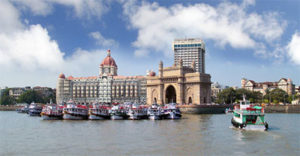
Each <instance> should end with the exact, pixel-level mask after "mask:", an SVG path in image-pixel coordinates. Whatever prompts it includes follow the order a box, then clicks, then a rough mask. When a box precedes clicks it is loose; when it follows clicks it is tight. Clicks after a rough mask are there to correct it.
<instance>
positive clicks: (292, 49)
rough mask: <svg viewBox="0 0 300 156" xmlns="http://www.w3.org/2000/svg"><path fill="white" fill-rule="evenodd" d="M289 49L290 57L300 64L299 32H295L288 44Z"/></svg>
mask: <svg viewBox="0 0 300 156" xmlns="http://www.w3.org/2000/svg"><path fill="white" fill-rule="evenodd" d="M287 50H288V54H289V56H290V59H291V60H292V61H293V62H294V63H296V64H298V65H300V34H299V33H298V32H296V33H294V34H293V36H292V39H291V41H290V42H289V44H288V45H287Z"/></svg>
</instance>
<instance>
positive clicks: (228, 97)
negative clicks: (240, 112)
mask: <svg viewBox="0 0 300 156" xmlns="http://www.w3.org/2000/svg"><path fill="white" fill-rule="evenodd" d="M244 95H245V98H246V99H247V100H249V101H250V102H255V103H258V102H261V101H262V97H263V96H262V93H260V92H256V91H254V92H253V91H250V90H247V89H244V88H240V89H236V90H234V89H233V88H227V89H224V90H222V91H221V92H220V93H219V94H218V99H217V102H218V103H232V102H239V101H240V100H243V96H244Z"/></svg>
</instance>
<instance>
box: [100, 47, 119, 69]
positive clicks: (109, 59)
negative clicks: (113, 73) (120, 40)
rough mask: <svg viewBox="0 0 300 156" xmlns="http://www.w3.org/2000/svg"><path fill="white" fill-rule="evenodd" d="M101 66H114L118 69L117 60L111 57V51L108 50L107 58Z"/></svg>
mask: <svg viewBox="0 0 300 156" xmlns="http://www.w3.org/2000/svg"><path fill="white" fill-rule="evenodd" d="M100 66H114V67H117V64H116V62H115V60H114V59H113V58H112V57H111V56H110V50H107V56H106V57H105V59H104V60H103V61H102V63H101V64H100Z"/></svg>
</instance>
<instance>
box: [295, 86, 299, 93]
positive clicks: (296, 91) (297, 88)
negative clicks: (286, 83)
mask: <svg viewBox="0 0 300 156" xmlns="http://www.w3.org/2000/svg"><path fill="white" fill-rule="evenodd" d="M295 94H296V95H300V86H297V87H295Z"/></svg>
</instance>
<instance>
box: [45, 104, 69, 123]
mask: <svg viewBox="0 0 300 156" xmlns="http://www.w3.org/2000/svg"><path fill="white" fill-rule="evenodd" d="M63 108H64V106H60V105H56V104H47V105H45V106H44V107H43V110H42V113H41V116H42V118H43V120H60V119H63Z"/></svg>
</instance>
